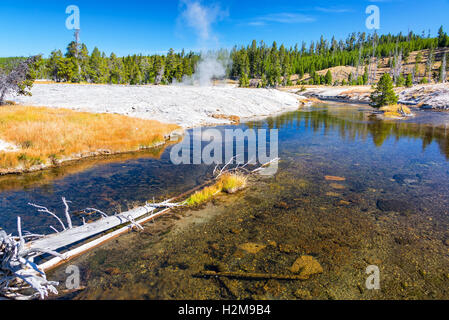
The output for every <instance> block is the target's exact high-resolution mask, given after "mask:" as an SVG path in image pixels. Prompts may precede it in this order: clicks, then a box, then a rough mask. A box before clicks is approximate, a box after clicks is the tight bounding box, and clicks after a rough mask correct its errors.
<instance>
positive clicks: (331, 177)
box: [324, 176, 346, 181]
mask: <svg viewBox="0 0 449 320" xmlns="http://www.w3.org/2000/svg"><path fill="white" fill-rule="evenodd" d="M324 179H326V180H327V181H346V178H343V177H337V176H325V177H324Z"/></svg>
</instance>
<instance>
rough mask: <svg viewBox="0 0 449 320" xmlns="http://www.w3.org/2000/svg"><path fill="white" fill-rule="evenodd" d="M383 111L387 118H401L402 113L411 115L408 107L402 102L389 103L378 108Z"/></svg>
mask: <svg viewBox="0 0 449 320" xmlns="http://www.w3.org/2000/svg"><path fill="white" fill-rule="evenodd" d="M379 110H380V111H383V113H384V116H385V117H387V118H401V117H403V116H404V115H411V114H412V111H411V110H410V108H409V107H407V106H404V105H402V104H396V105H389V106H385V107H382V108H380V109H379Z"/></svg>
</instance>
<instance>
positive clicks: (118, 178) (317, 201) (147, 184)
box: [0, 104, 449, 299]
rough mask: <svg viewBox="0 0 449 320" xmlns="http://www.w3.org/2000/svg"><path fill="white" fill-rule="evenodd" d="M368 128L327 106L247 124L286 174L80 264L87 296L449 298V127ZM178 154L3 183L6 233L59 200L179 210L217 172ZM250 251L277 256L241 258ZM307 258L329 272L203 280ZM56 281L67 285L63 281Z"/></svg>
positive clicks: (390, 124)
mask: <svg viewBox="0 0 449 320" xmlns="http://www.w3.org/2000/svg"><path fill="white" fill-rule="evenodd" d="M370 115H371V109H370V108H369V107H364V106H362V107H361V106H354V105H346V104H329V105H319V106H315V107H313V108H307V109H303V110H299V111H297V112H291V113H288V114H284V115H281V116H279V117H273V118H269V119H266V120H262V121H256V122H250V123H245V124H242V125H240V127H241V128H242V129H246V128H277V129H279V153H280V154H279V156H280V158H281V159H282V160H281V162H280V168H279V171H278V172H277V174H276V175H275V176H273V177H270V178H258V177H254V178H252V179H251V184H250V187H249V188H248V189H247V190H245V191H243V192H241V193H239V194H237V195H233V196H222V197H218V198H217V199H216V201H214V203H213V204H210V205H209V206H207V207H206V208H202V209H201V208H200V209H199V210H194V211H178V212H176V213H175V214H174V215H171V216H169V217H166V218H164V219H161V220H160V221H159V222H157V223H155V224H151V225H149V226H148V227H147V228H146V231H145V232H143V233H140V234H130V235H127V236H125V237H122V238H120V239H119V240H117V241H116V242H114V243H110V244H108V245H107V246H105V247H103V248H99V249H97V250H95V251H93V252H92V253H90V254H88V255H87V256H84V257H82V258H79V259H77V260H76V261H74V263H76V264H78V265H80V266H82V269H83V271H84V273H83V282H84V283H85V284H86V285H87V289H86V290H84V291H83V292H82V293H79V294H77V295H76V296H75V297H77V298H80V299H92V298H104V299H110V298H137V299H192V298H193V299H195V298H196V299H236V298H238V299H245V298H252V299H254V298H268V299H273V298H280V299H296V298H309V297H311V298H316V299H360V298H373V299H385V298H394V299H406V298H429V299H435V298H440V299H441V298H444V299H447V298H449V293H448V289H447V287H448V285H449V271H448V270H449V232H448V231H447V230H448V226H449V215H448V213H449V212H448V210H447V208H448V204H449V203H448V202H449V199H448V196H447V195H448V194H449V163H448V160H449V130H448V129H447V125H446V124H447V123H449V117H448V115H447V114H443V113H431V112H418V113H417V117H416V118H413V119H408V120H405V121H397V120H396V121H393V120H391V121H381V120H377V119H375V118H373V117H371V116H370ZM225 128H226V127H221V128H218V129H220V130H224V129H225ZM169 152H170V148H168V149H167V150H165V151H164V152H163V154H162V155H161V157H160V158H156V159H154V158H148V157H147V158H145V157H143V158H132V159H127V160H123V161H117V162H111V163H98V164H95V165H94V166H93V167H91V168H88V169H86V170H83V171H81V172H71V173H69V174H67V175H64V174H62V176H61V177H58V176H57V175H54V174H53V176H51V178H50V179H48V180H46V182H45V183H44V184H41V183H39V182H38V181H39V179H37V181H36V182H34V181H31V182H29V181H28V182H27V183H24V184H23V186H24V187H23V188H21V187H20V183H18V182H17V181H15V182H14V183H11V182H10V183H9V184H5V185H3V188H4V191H2V192H1V195H0V204H1V206H2V209H3V210H2V213H1V216H0V223H1V224H2V225H4V226H5V227H6V228H9V230H14V228H15V226H14V223H15V221H14V219H15V216H16V215H17V214H21V215H22V216H24V217H25V218H26V219H28V220H26V219H25V220H26V221H27V228H28V229H29V230H33V228H36V229H39V228H40V227H39V224H37V223H36V222H38V221H37V220H34V219H37V218H34V217H36V215H35V214H34V212H33V210H32V209H31V208H29V207H28V206H27V203H28V202H30V201H32V202H38V203H40V204H43V205H48V206H50V207H52V208H55V209H58V210H60V211H61V210H62V206H61V204H60V203H59V200H58V198H59V197H61V196H66V197H67V198H69V199H70V200H72V201H73V208H74V209H75V210H77V209H81V208H84V207H87V206H95V207H97V208H99V209H103V210H109V211H114V210H116V209H114V208H117V206H121V207H122V208H123V207H124V206H126V205H127V204H126V202H125V200H126V201H128V202H143V201H145V200H148V199H149V198H150V199H151V197H153V196H155V197H167V196H169V195H174V194H177V193H181V192H183V191H185V190H188V189H189V188H191V187H194V186H195V185H198V184H200V183H201V182H203V181H205V180H207V179H208V178H210V175H211V171H212V169H213V167H211V166H206V165H197V166H193V165H183V166H175V165H173V164H172V163H171V162H170V158H169ZM47 174H49V173H42V175H43V176H46V175H47ZM326 176H337V177H340V178H344V180H343V179H340V180H343V181H329V180H326V178H325V177H326ZM8 185H9V188H8ZM11 185H14V188H11V187H10V186H11ZM0 186H2V184H1V182H0ZM128 205H129V204H128ZM117 210H118V209H117ZM39 219H42V217H40V216H39ZM39 222H42V220H39ZM33 231H34V230H33ZM248 242H249V243H258V244H260V245H262V246H265V248H264V249H263V250H261V251H260V252H258V253H256V254H253V253H248V252H245V251H242V250H241V249H239V246H240V245H241V244H244V243H248ZM305 254H307V255H312V256H313V257H315V258H316V259H317V261H319V262H320V264H321V265H322V267H323V269H324V272H323V274H321V275H317V276H315V277H313V278H311V279H310V280H307V281H304V282H282V281H275V280H266V281H248V280H238V279H237V280H236V279H221V280H213V279H204V278H201V277H198V276H197V275H198V272H200V271H202V270H216V271H220V270H226V271H233V272H259V273H260V272H262V273H276V274H288V273H289V270H288V269H289V268H290V267H291V265H292V264H293V262H294V261H295V259H297V258H298V257H299V256H301V255H305ZM372 264H374V265H378V266H379V268H380V270H381V274H382V277H383V278H382V286H383V287H382V290H381V291H380V292H377V293H376V292H372V291H367V290H366V288H365V287H364V283H365V279H366V275H365V269H366V267H367V266H368V265H372ZM58 272H59V273H58ZM52 276H53V277H56V278H58V277H60V278H61V280H63V276H64V274H63V272H62V271H61V270H60V271H57V272H56V273H54V274H52ZM66 298H67V297H66Z"/></svg>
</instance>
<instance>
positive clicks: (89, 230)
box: [0, 158, 294, 299]
mask: <svg viewBox="0 0 449 320" xmlns="http://www.w3.org/2000/svg"><path fill="white" fill-rule="evenodd" d="M233 160H234V158H233V159H231V161H230V162H228V163H227V164H226V165H225V166H224V167H223V168H221V169H218V167H216V168H215V170H214V176H215V178H216V179H218V178H219V177H220V176H221V175H223V174H225V173H230V172H244V173H247V174H252V173H256V172H260V170H261V169H262V168H264V167H266V166H267V165H269V164H271V163H272V162H274V161H277V160H278V159H274V160H273V161H271V162H269V163H267V164H265V165H262V166H261V167H260V168H259V169H256V170H253V171H249V170H247V169H246V166H247V165H248V164H249V163H247V164H244V165H241V164H237V166H236V167H235V168H232V169H229V167H230V165H231V163H232V162H233ZM184 195H185V194H183V195H182V196H180V197H177V198H175V199H179V198H181V197H183V196H184ZM175 199H170V200H167V201H164V202H161V203H147V204H146V205H145V206H142V207H139V208H136V209H133V210H130V211H128V212H124V213H121V214H116V215H111V216H109V215H107V214H106V213H104V212H102V211H100V210H98V209H94V208H87V209H85V210H84V213H86V214H88V215H91V214H94V213H97V214H99V215H100V219H99V220H97V221H95V222H92V223H86V222H85V220H84V218H83V224H82V225H81V226H73V223H72V219H71V216H70V208H69V203H70V201H68V200H67V199H65V198H62V202H63V204H64V207H65V210H64V215H65V220H66V221H65V222H64V221H63V220H62V219H60V218H59V217H58V216H57V215H56V214H55V213H53V212H51V211H50V210H49V209H48V208H46V207H44V206H40V205H37V204H33V203H30V204H29V205H30V206H32V207H34V208H36V209H37V211H38V212H39V213H45V214H49V215H50V216H52V217H53V218H54V219H55V220H56V221H57V222H58V225H59V228H55V227H54V226H49V228H51V229H52V230H53V231H54V233H52V234H50V235H37V234H31V233H28V232H22V226H21V219H20V217H18V218H17V233H18V236H16V237H14V236H12V235H9V234H7V233H6V232H5V231H3V230H0V296H4V297H7V298H12V299H34V298H37V297H40V298H41V299H44V298H45V297H47V296H48V295H49V294H50V293H54V294H57V290H56V286H57V285H58V283H57V282H52V281H48V280H47V278H46V276H45V271H47V270H50V269H52V268H54V267H56V266H58V265H60V264H62V263H65V262H67V261H68V260H69V259H71V258H74V257H76V256H79V255H81V254H83V253H85V252H87V251H89V250H91V249H93V248H95V247H97V246H99V245H101V244H103V243H105V242H107V241H109V240H111V239H114V238H116V237H118V236H120V235H122V234H124V233H126V232H128V231H129V230H132V229H133V228H137V229H138V230H142V229H143V227H142V225H143V224H144V223H146V222H148V221H151V220H153V219H156V218H158V217H160V216H162V215H164V214H166V213H168V212H169V211H170V210H171V209H172V208H175V207H179V206H184V205H185V202H182V203H173V202H172V201H174V200H175ZM58 229H60V230H58ZM113 229H116V230H113ZM111 230H113V231H111ZM86 241H87V242H86ZM83 242H85V243H83ZM79 243H82V244H81V245H78V246H76V247H75V248H73V247H74V246H75V245H76V244H79ZM71 247H72V248H71ZM67 248H69V249H68V251H65V252H64V250H67ZM45 255H49V256H50V259H49V260H47V261H45V262H43V263H41V264H38V263H36V262H35V261H36V260H38V259H41V258H43V256H45ZM205 275H207V274H205ZM209 276H214V275H212V274H209ZM215 276H232V275H231V274H228V275H226V274H216V275H215ZM234 276H239V275H238V274H234ZM251 276H253V277H257V275H256V274H253V275H251V274H250V275H246V277H251ZM258 276H261V275H258ZM262 278H263V277H262ZM284 278H285V277H284ZM284 278H283V279H284ZM286 280H294V279H293V278H291V279H290V278H289V279H286ZM27 290H29V291H27ZM30 292H31V293H30Z"/></svg>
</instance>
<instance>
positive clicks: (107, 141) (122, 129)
mask: <svg viewBox="0 0 449 320" xmlns="http://www.w3.org/2000/svg"><path fill="white" fill-rule="evenodd" d="M177 128H178V126H176V125H171V124H163V123H160V122H158V121H153V120H142V119H136V118H130V117H126V116H122V115H115V114H94V113H87V112H75V111H72V110H67V109H52V108H43V107H27V106H5V107H1V108H0V139H2V140H4V141H7V142H9V143H12V144H15V145H16V146H18V147H19V148H20V151H18V152H7V153H5V152H1V153H0V172H7V171H8V169H11V168H16V167H18V166H21V167H22V168H29V167H31V166H33V165H39V164H51V163H54V162H55V161H57V160H61V159H64V158H82V157H85V156H89V155H92V153H98V152H99V153H106V154H109V153H120V152H128V151H136V150H140V149H143V148H149V147H152V146H155V145H157V144H159V143H162V142H163V141H164V140H165V139H164V136H165V135H167V134H169V133H170V132H172V131H173V130H175V129H177Z"/></svg>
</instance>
